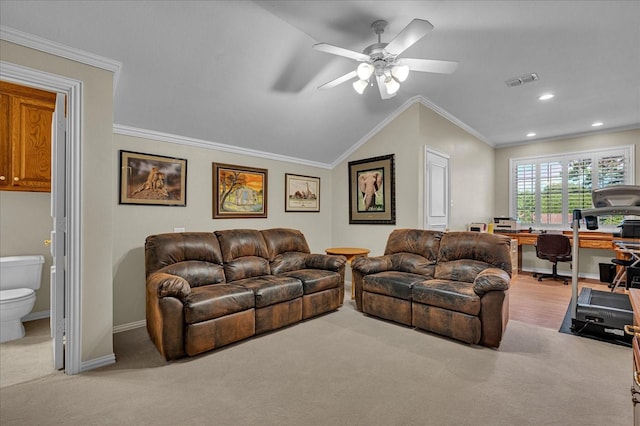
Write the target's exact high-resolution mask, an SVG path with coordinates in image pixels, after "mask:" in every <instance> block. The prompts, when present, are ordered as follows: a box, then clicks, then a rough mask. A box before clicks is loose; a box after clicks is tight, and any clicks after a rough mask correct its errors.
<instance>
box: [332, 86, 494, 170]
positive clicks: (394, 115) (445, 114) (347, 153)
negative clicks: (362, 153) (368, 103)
mask: <svg viewBox="0 0 640 426" xmlns="http://www.w3.org/2000/svg"><path fill="white" fill-rule="evenodd" d="M416 103H420V104H422V105H423V106H425V107H427V108H429V109H430V110H432V111H433V112H435V113H436V114H438V115H440V116H442V117H443V118H445V119H447V120H449V121H450V122H452V123H453V124H455V125H456V126H458V127H460V128H461V129H462V130H464V131H466V132H468V133H469V134H471V135H473V136H474V137H476V138H478V139H479V140H481V141H482V142H484V143H486V144H487V145H489V146H494V144H493V143H491V142H490V141H489V140H488V139H487V138H485V137H484V136H482V135H481V134H480V133H478V132H477V131H476V130H475V129H473V128H471V127H469V126H468V125H466V124H465V123H463V122H462V121H460V120H458V119H457V118H456V117H454V116H453V115H451V114H450V113H449V112H447V111H445V110H444V109H442V108H440V107H439V106H437V105H436V104H434V103H433V102H431V101H430V100H428V99H427V98H425V97H424V96H422V95H418V96H413V97H411V98H409V99H407V101H406V102H405V103H403V104H402V105H400V106H399V107H398V108H397V109H396V110H395V111H393V112H392V113H391V114H389V115H388V116H387V117H386V118H385V119H384V120H382V121H381V122H380V123H378V124H377V125H376V126H375V127H374V128H373V129H371V130H370V131H369V132H368V133H367V134H366V135H364V136H363V137H362V138H360V140H359V141H358V142H356V143H355V144H354V145H353V146H351V148H349V149H348V150H347V151H345V152H344V153H343V154H342V155H341V156H340V157H338V158H337V159H336V160H335V161H334V162H333V163H331V168H332V169H334V168H335V167H337V166H338V165H339V164H340V163H342V162H343V161H345V160H346V159H347V158H349V156H350V155H351V154H353V153H354V152H355V151H356V150H357V149H358V148H360V147H361V146H362V145H364V144H365V143H367V142H368V141H369V139H371V138H372V137H373V136H375V134H376V133H378V132H379V131H380V130H382V129H384V128H385V127H386V126H387V124H389V123H391V122H392V121H393V120H395V119H396V118H397V117H398V116H399V115H400V114H402V113H403V112H405V111H406V110H407V109H408V108H409V107H410V106H412V105H414V104H416Z"/></svg>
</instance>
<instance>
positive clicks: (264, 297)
mask: <svg viewBox="0 0 640 426" xmlns="http://www.w3.org/2000/svg"><path fill="white" fill-rule="evenodd" d="M233 284H234V285H238V286H242V287H244V288H247V289H249V290H251V291H253V294H254V295H255V299H256V308H263V307H265V306H269V305H273V304H275V303H280V302H286V301H288V300H293V299H295V298H296V297H302V294H303V291H302V282H301V281H300V280H299V279H297V278H293V277H287V276H284V275H278V276H274V275H264V276H262V277H253V278H246V279H244V280H239V281H235V282H234V283H233Z"/></svg>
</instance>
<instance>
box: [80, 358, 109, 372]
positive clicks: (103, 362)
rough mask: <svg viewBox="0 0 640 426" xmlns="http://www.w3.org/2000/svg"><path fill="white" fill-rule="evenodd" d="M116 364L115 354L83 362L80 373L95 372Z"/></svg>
mask: <svg viewBox="0 0 640 426" xmlns="http://www.w3.org/2000/svg"><path fill="white" fill-rule="evenodd" d="M115 363H116V355H115V354H114V353H111V354H109V355H105V356H103V357H100V358H95V359H91V360H89V361H82V363H81V364H80V372H81V373H84V372H85V371H89V370H94V369H96V368H100V367H106V366H107V365H111V364H115Z"/></svg>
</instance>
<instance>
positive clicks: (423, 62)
mask: <svg viewBox="0 0 640 426" xmlns="http://www.w3.org/2000/svg"><path fill="white" fill-rule="evenodd" d="M396 64H398V65H408V66H409V69H410V70H411V71H421V72H434V73H438V74H451V73H452V72H454V71H455V70H456V69H457V68H458V63H457V62H455V61H439V60H436V59H413V58H400V59H398V60H397V61H396Z"/></svg>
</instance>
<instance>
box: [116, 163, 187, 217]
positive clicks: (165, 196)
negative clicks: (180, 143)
mask: <svg viewBox="0 0 640 426" xmlns="http://www.w3.org/2000/svg"><path fill="white" fill-rule="evenodd" d="M120 204H146V205H150V206H181V207H184V206H186V205H187V160H185V159H183V158H173V157H164V156H161V155H153V154H143V153H140V152H131V151H120Z"/></svg>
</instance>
